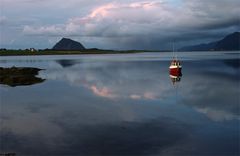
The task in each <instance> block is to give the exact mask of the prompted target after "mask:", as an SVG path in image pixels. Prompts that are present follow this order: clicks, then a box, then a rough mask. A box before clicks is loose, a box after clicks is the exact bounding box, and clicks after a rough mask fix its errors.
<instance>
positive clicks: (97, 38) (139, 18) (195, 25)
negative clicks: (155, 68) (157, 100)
mask: <svg viewBox="0 0 240 156" xmlns="http://www.w3.org/2000/svg"><path fill="white" fill-rule="evenodd" d="M2 1H3V2H2V3H3V4H4V6H7V7H14V6H15V4H13V5H12V3H10V2H11V1H6V0H2ZM18 1H19V3H18V4H20V6H18V7H17V6H16V7H15V8H17V9H16V10H15V9H14V11H12V12H10V11H9V9H8V10H4V12H3V16H2V17H1V18H0V21H3V20H4V18H7V19H8V18H9V15H8V14H13V15H17V17H18V19H19V14H20V15H22V17H21V16H20V19H22V18H23V17H24V18H25V19H28V18H29V19H31V20H33V19H34V18H35V19H38V20H37V21H35V22H34V21H33V22H24V21H22V20H20V21H19V22H17V23H16V24H15V26H17V28H18V29H20V30H22V32H18V33H17V34H18V35H20V36H21V37H22V38H26V40H28V41H30V40H31V39H30V38H37V36H41V37H42V41H41V42H43V40H48V39H51V40H52V39H54V40H55V41H57V39H58V38H61V37H63V36H66V37H72V38H76V39H77V40H79V41H82V42H83V43H85V44H86V46H87V47H97V48H105V49H110V48H111V49H166V48H168V49H169V48H170V47H171V46H170V43H169V42H173V40H177V42H179V46H182V45H186V44H188V45H189V44H191V43H196V42H204V41H205V42H208V41H213V40H216V39H219V37H223V36H224V35H227V34H229V33H232V32H234V31H239V30H240V28H239V17H238V15H239V14H240V12H239V9H238V6H239V5H240V4H239V1H236V0H229V1H224V0H219V1H200V0H195V1H190V0H178V1H174V0H173V1H158V0H149V1H137V0H132V1H121V2H116V1H115V2H113V1H111V0H104V1H101V2H99V1H95V0H94V1H91V2H86V1H82V0H81V1H74V0H70V1H69V2H68V4H65V3H64V2H60V1H56V0H51V1H37V0H28V1H24V0H18ZM20 2H23V3H20ZM33 2H34V3H33ZM56 3H57V4H59V5H58V6H57V7H56V5H55V4H56ZM79 6H81V9H79ZM33 8H34V9H33ZM43 9H44V10H46V11H45V12H44V13H42V10H43ZM25 10H28V12H32V13H33V14H32V15H33V16H27V14H28V13H26V12H25ZM19 12H22V13H19ZM63 12H64V13H63ZM50 13H51V14H50ZM59 14H61V16H60V17H59ZM3 17H4V18H3ZM56 17H59V18H56ZM10 18H11V19H12V20H14V18H16V17H10ZM15 21H16V19H15ZM0 23H1V22H0ZM3 33H4V36H13V37H11V39H13V38H14V35H9V34H11V31H10V29H9V28H6V29H4V32H3ZM203 34H205V35H203ZM29 36H31V37H29ZM93 38H94V39H93ZM9 40H10V39H8V38H6V39H4V40H3V41H2V42H3V44H2V45H5V44H8V43H9ZM34 41H37V39H34ZM189 41H191V42H189ZM19 42H20V43H19V44H26V43H23V42H22V41H19ZM15 44H17V42H15ZM29 44H30V43H29ZM13 45H14V44H13ZM43 45H49V46H50V44H49V43H46V42H44V43H42V44H39V45H36V46H43Z"/></svg>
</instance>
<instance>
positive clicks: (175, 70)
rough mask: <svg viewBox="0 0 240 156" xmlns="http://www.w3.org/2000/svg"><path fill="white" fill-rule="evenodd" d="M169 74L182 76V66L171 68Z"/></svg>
mask: <svg viewBox="0 0 240 156" xmlns="http://www.w3.org/2000/svg"><path fill="white" fill-rule="evenodd" d="M169 74H170V75H173V76H182V68H180V67H177V68H169Z"/></svg>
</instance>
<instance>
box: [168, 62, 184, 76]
mask: <svg viewBox="0 0 240 156" xmlns="http://www.w3.org/2000/svg"><path fill="white" fill-rule="evenodd" d="M169 74H170V75H172V76H176V77H179V76H182V65H181V62H180V61H179V60H177V59H176V58H174V59H173V60H172V62H171V64H170V66H169Z"/></svg>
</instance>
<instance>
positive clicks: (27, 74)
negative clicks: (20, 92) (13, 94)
mask: <svg viewBox="0 0 240 156" xmlns="http://www.w3.org/2000/svg"><path fill="white" fill-rule="evenodd" d="M40 70H42V69H39V68H32V67H11V68H4V67H0V84H3V85H8V86H11V87H16V86H26V85H33V84H37V83H42V82H43V81H45V79H42V78H39V77H36V76H37V75H38V72H39V71H40Z"/></svg>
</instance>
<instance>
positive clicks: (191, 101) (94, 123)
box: [0, 60, 240, 156]
mask: <svg viewBox="0 0 240 156" xmlns="http://www.w3.org/2000/svg"><path fill="white" fill-rule="evenodd" d="M72 61H73V62H80V60H71V61H70V62H72ZM168 65H169V61H152V60H147V61H146V60H145V61H136V60H134V61H117V62H114V61H91V62H88V61H81V63H75V64H74V65H70V66H68V67H67V68H62V67H60V66H59V64H58V62H55V61H50V62H49V66H48V68H47V69H46V70H44V71H42V72H40V76H41V77H42V78H45V79H48V81H46V82H45V83H42V84H41V85H37V86H36V87H26V88H25V87H18V88H7V89H5V88H0V89H1V100H2V101H1V102H2V105H1V110H4V111H1V114H0V119H1V123H2V125H1V128H0V138H1V141H3V142H4V143H5V144H1V146H0V152H1V151H4V152H16V153H17V155H21V154H22V155H163V156H164V155H238V154H239V147H238V145H239V116H240V113H239V98H238V95H239V93H240V91H239V88H238V85H239V81H240V80H239V79H238V78H236V77H238V75H239V73H238V69H236V68H232V67H230V66H227V65H226V64H225V63H223V61H222V60H220V61H205V62H204V61H202V60H200V61H185V62H184V78H183V79H181V76H180V75H173V76H175V77H174V78H173V79H171V78H170V79H171V80H173V81H174V83H175V84H179V82H180V80H181V82H180V84H181V85H178V91H179V92H178V97H176V95H175V92H174V90H175V89H176V88H175V87H173V86H172V82H171V81H170V80H169V70H168ZM222 88H224V90H223V89H222ZM176 98H178V99H177V103H176ZM16 99H18V100H16ZM39 145H41V146H39Z"/></svg>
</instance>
